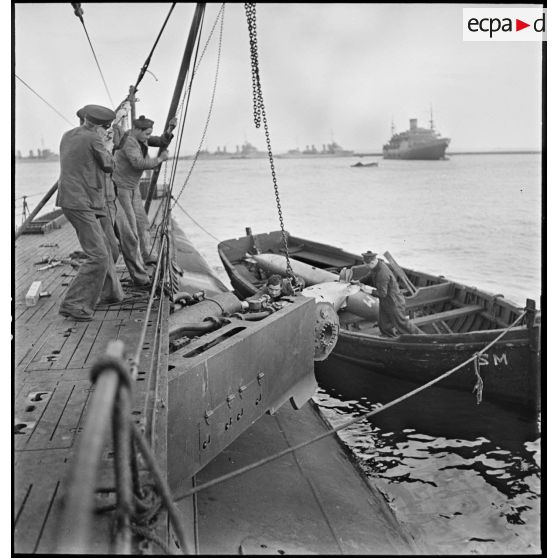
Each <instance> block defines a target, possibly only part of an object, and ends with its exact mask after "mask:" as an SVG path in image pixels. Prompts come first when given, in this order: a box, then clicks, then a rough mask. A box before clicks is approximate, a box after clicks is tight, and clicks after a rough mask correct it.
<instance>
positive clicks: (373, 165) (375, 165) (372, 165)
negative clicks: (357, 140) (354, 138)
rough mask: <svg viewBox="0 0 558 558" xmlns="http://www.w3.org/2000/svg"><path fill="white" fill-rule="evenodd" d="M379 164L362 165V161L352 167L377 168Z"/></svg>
mask: <svg viewBox="0 0 558 558" xmlns="http://www.w3.org/2000/svg"><path fill="white" fill-rule="evenodd" d="M377 166H378V163H376V162H374V163H361V162H360V161H359V162H358V163H355V164H354V165H351V167H356V168H361V167H377Z"/></svg>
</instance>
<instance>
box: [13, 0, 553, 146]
mask: <svg viewBox="0 0 558 558" xmlns="http://www.w3.org/2000/svg"><path fill="white" fill-rule="evenodd" d="M170 6H171V4H170V3H157V4H154V3H146V4H136V3H98V4H95V3H83V4H82V8H83V10H84V21H85V25H86V27H87V31H88V33H89V36H90V38H91V42H92V44H93V47H94V49H95V52H96V55H97V58H98V60H99V64H100V67H101V70H102V72H103V75H104V77H105V80H106V82H107V85H108V89H109V92H110V95H111V97H112V99H113V103H115V104H118V103H119V102H120V101H121V100H122V99H123V98H124V97H125V96H126V95H127V92H128V88H129V86H130V85H131V84H132V83H134V82H135V80H136V78H137V76H138V74H139V71H140V68H141V67H142V65H143V63H144V61H145V60H146V58H147V55H148V53H149V51H150V50H151V48H152V45H153V43H154V41H155V38H156V36H157V34H158V32H159V30H160V28H161V26H162V23H163V21H164V19H165V17H166V15H167V13H168V11H169V9H170ZM466 6H468V5H467V4H457V3H456V4H404V3H401V4H371V3H360V4H330V3H314V4H298V3H296V4H289V3H287V4H258V5H257V27H258V47H259V59H260V73H261V82H262V89H263V97H264V102H265V108H266V114H267V118H268V122H269V127H270V137H271V143H272V148H273V151H274V152H277V153H281V152H284V151H286V150H288V149H292V148H294V147H299V148H301V149H304V148H305V147H306V146H309V145H316V146H317V147H318V148H321V146H322V145H323V144H327V143H330V142H331V141H332V140H334V141H336V142H337V143H339V144H340V145H341V146H343V147H344V148H346V149H354V150H357V151H361V152H362V151H365V152H378V151H381V147H382V145H383V144H384V143H385V142H386V141H387V140H388V139H389V137H390V135H391V125H392V122H393V124H394V125H395V128H396V130H397V131H403V130H405V129H407V128H408V125H409V119H410V118H418V121H419V125H422V126H425V127H427V126H429V119H430V109H431V108H432V111H433V116H434V123H435V126H436V128H437V130H438V131H439V132H440V133H441V134H442V135H443V136H445V137H449V138H451V144H450V149H449V151H450V152H451V151H452V150H453V151H459V150H492V149H540V146H541V139H540V138H541V99H542V85H541V80H542V58H541V45H540V43H535V42H492V43H488V42H465V41H463V38H462V8H463V7H466ZM469 6H471V5H469ZM486 6H489V5H488V4H487V5H486ZM194 7H195V5H194V4H191V3H183V4H177V6H176V8H175V9H174V11H173V14H172V15H171V18H170V20H169V23H168V25H167V27H166V29H165V31H164V33H163V36H162V38H161V40H160V43H159V45H158V46H157V49H156V50H155V53H154V55H153V58H152V61H151V64H150V67H149V70H150V71H151V72H152V74H149V73H148V74H146V76H145V77H144V79H143V81H142V83H141V84H140V87H139V91H138V94H137V97H138V98H139V99H140V101H139V103H138V109H137V110H138V114H145V115H146V116H147V117H149V118H151V119H153V120H155V130H154V133H160V132H162V129H161V127H162V126H163V124H164V121H165V118H166V115H167V112H168V107H169V105H170V101H171V97H172V92H173V89H174V84H175V81H176V76H177V73H178V68H179V66H180V62H181V58H182V54H183V51H184V46H185V44H186V39H187V35H188V30H189V26H190V22H191V19H192V15H193V12H194ZM220 7H221V4H217V3H215V4H208V5H207V8H206V13H205V19H204V26H203V33H202V41H201V44H202V46H203V45H204V44H205V43H206V41H207V38H208V36H209V32H210V30H211V28H212V26H213V24H214V23H215V20H216V17H217V14H218V12H219V9H220ZM219 29H220V25H219V24H218V25H217V26H216V28H215V31H214V34H213V37H212V40H211V41H210V42H209V43H208V45H207V49H206V52H205V55H204V57H203V59H202V61H201V63H200V65H199V69H198V71H197V72H196V79H195V83H194V86H193V88H192V94H191V99H190V103H189V110H188V116H187V123H186V130H187V131H186V133H185V137H184V139H183V142H182V147H181V154H187V153H193V152H195V150H196V149H197V148H198V146H199V145H200V140H201V137H202V134H203V130H204V126H205V124H206V122H207V118H208V113H209V109H210V101H211V92H212V87H213V83H214V81H215V75H216V67H217V60H218V58H217V53H218V46H219V40H218V39H219ZM13 54H14V59H15V73H16V75H17V76H18V77H19V78H21V79H22V80H24V81H25V82H26V83H27V84H28V85H29V86H30V87H32V88H33V89H34V90H35V91H36V92H37V93H38V94H39V95H41V97H43V98H44V99H45V100H46V101H48V102H49V103H50V104H51V105H52V106H53V107H55V108H56V109H57V110H58V111H59V112H60V113H62V114H63V115H64V116H65V117H66V119H68V120H69V121H70V122H72V123H74V122H76V125H77V119H76V117H75V112H76V110H77V109H79V108H80V107H81V106H83V105H85V104H90V103H93V104H102V105H105V106H114V105H112V104H111V102H110V99H109V96H108V94H107V92H106V91H105V87H104V86H103V82H102V79H101V76H100V73H99V71H98V69H97V67H96V65H95V61H94V58H93V54H92V52H91V49H90V47H89V44H88V42H87V38H86V35H85V32H84V30H83V27H82V25H81V23H80V21H79V19H78V18H77V17H76V16H75V15H74V13H73V9H72V7H71V5H70V3H68V2H65V3H61V4H51V3H35V4H15V49H14V52H13ZM14 89H15V141H14V147H15V149H16V150H20V151H21V152H22V153H23V154H24V155H25V154H27V153H28V152H29V150H31V149H34V150H35V149H37V148H39V147H44V148H49V149H51V150H52V151H55V152H58V146H59V142H60V137H61V136H62V134H63V133H64V131H66V130H67V129H69V128H70V126H69V124H68V123H67V122H66V121H65V120H64V119H63V118H62V117H60V116H59V115H58V114H57V113H56V112H55V111H54V110H52V109H51V108H49V107H48V106H47V105H46V104H45V103H44V102H43V101H42V100H40V99H39V98H38V97H37V96H36V95H35V94H34V93H32V92H31V91H30V90H29V89H28V88H27V87H26V86H24V85H23V84H22V83H21V82H20V81H19V80H17V79H16V81H15V88H14ZM252 114H253V109H252V83H251V69H250V52H249V41H248V30H247V24H246V18H245V14H244V8H243V4H240V3H238V4H237V3H233V4H227V5H226V8H225V17H224V26H223V36H222V41H221V57H220V60H219V72H218V78H217V85H216V89H215V99H214V103H213V107H212V110H211V118H210V120H209V124H208V126H207V133H206V138H205V143H204V147H205V148H207V149H209V150H210V151H215V150H216V149H217V147H221V148H222V147H223V146H226V148H227V150H228V151H234V150H235V149H236V146H238V145H241V144H242V143H243V142H245V141H249V142H251V143H252V144H254V145H255V146H256V147H258V148H259V149H264V148H265V136H264V133H263V130H261V129H260V130H257V129H255V127H254V124H253V116H252Z"/></svg>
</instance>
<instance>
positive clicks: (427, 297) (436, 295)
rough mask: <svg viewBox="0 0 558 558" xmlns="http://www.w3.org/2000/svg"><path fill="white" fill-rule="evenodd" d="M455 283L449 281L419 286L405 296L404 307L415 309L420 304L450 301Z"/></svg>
mask: <svg viewBox="0 0 558 558" xmlns="http://www.w3.org/2000/svg"><path fill="white" fill-rule="evenodd" d="M454 293H455V285H454V284H453V283H450V282H446V283H439V284H437V285H429V286H428V287H420V288H419V289H417V292H416V293H415V294H414V295H412V296H408V297H405V308H407V310H415V309H417V308H419V307H421V306H426V305H430V304H436V303H439V302H447V301H450V300H451V299H452V298H453V297H454Z"/></svg>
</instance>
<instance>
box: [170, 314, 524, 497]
mask: <svg viewBox="0 0 558 558" xmlns="http://www.w3.org/2000/svg"><path fill="white" fill-rule="evenodd" d="M526 314H527V312H526V311H524V312H523V313H522V314H520V315H519V317H518V318H517V319H516V320H515V321H514V322H513V323H512V324H511V325H510V326H508V327H507V328H506V329H505V330H504V331H503V332H502V333H500V334H499V335H498V336H497V337H495V338H494V339H493V340H492V341H491V342H490V343H488V344H487V345H486V346H485V347H484V348H483V349H482V350H480V351H479V352H477V353H475V354H474V355H473V356H471V357H469V358H468V359H467V360H465V361H463V362H462V363H461V364H459V365H458V366H455V367H454V368H452V369H451V370H448V371H447V372H444V373H443V374H441V375H440V376H437V377H436V378H434V379H433V380H430V381H429V382H427V383H426V384H423V385H422V386H419V387H418V388H416V389H414V390H412V391H410V392H408V393H406V394H405V395H402V396H401V397H398V398H397V399H393V400H392V401H390V402H388V403H386V404H385V405H382V406H381V407H378V408H376V409H373V410H372V411H369V412H368V413H364V414H363V415H359V416H358V417H355V418H353V419H350V420H348V421H347V422H344V423H343V424H340V425H339V426H336V427H335V428H332V429H331V430H328V431H327V432H324V433H323V434H320V435H319V436H316V437H314V438H312V439H310V440H306V441H305V442H301V443H300V444H296V445H295V446H292V447H290V448H286V449H284V450H282V451H280V452H278V453H276V454H275V455H271V456H269V457H265V458H263V459H260V460H259V461H256V462H254V463H251V464H250V465H246V466H245V467H241V468H240V469H237V470H236V471H232V472H231V473H228V474H226V475H223V476H221V477H218V478H216V479H213V480H211V481H209V482H206V483H204V484H200V485H198V486H196V487H195V488H191V489H190V490H187V491H185V492H182V493H181V494H179V495H177V497H176V498H175V499H174V501H175V502H178V501H180V500H183V499H184V498H187V497H189V496H192V495H193V494H196V493H197V492H200V491H201V490H204V489H206V488H210V487H212V486H215V485H216V484H220V483H222V482H225V481H227V480H230V479H232V478H234V477H237V476H239V475H242V474H244V473H247V472H249V471H251V470H253V469H256V468H258V467H261V466H262V465H266V464H267V463H270V462H271V461H275V460H276V459H279V458H280V457H283V456H285V455H288V454H290V453H293V452H295V451H297V450H299V449H302V448H304V447H306V446H309V445H310V444H313V443H315V442H318V441H320V440H323V439H324V438H327V437H328V436H331V435H332V434H335V433H337V432H339V431H341V430H344V429H346V428H348V427H349V426H352V425H353V424H355V423H357V422H360V421H361V420H364V419H366V418H370V417H372V416H374V415H377V414H379V413H381V412H383V411H385V410H387V409H389V408H391V407H393V406H395V405H397V404H399V403H401V402H402V401H405V400H406V399H409V397H412V396H413V395H416V394H417V393H420V392H421V391H424V390H425V389H427V388H429V387H431V386H433V385H434V384H437V383H438V382H440V381H441V380H443V379H444V378H447V377H448V376H451V375H452V374H453V373H455V372H457V371H458V370H460V369H462V368H463V367H465V366H466V365H467V364H469V363H470V362H473V361H475V360H476V359H478V357H479V355H481V354H483V353H485V352H486V351H487V350H488V349H490V347H492V346H493V345H495V344H496V343H497V342H498V341H499V340H500V339H502V337H504V336H505V335H506V333H508V331H510V329H512V328H513V327H515V326H516V325H517V324H518V323H519V322H521V320H523V318H524V317H525V315H526Z"/></svg>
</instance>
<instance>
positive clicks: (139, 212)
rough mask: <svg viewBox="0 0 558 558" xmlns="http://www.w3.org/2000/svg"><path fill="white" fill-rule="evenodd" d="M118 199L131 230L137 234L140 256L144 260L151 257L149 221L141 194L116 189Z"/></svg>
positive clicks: (137, 190)
mask: <svg viewBox="0 0 558 558" xmlns="http://www.w3.org/2000/svg"><path fill="white" fill-rule="evenodd" d="M118 199H119V200H120V203H121V205H122V208H123V209H124V213H125V215H126V217H127V218H128V223H130V227H131V229H132V230H133V231H134V232H135V233H136V234H137V236H138V240H139V248H140V252H141V256H142V258H143V260H144V262H145V261H146V260H149V259H150V258H152V257H153V254H151V247H150V243H151V237H150V235H149V220H148V219H147V215H146V213H145V209H144V208H143V204H142V201H141V194H140V191H139V187H138V188H134V189H133V190H131V189H128V188H122V187H119V188H118Z"/></svg>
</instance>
